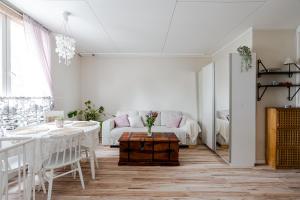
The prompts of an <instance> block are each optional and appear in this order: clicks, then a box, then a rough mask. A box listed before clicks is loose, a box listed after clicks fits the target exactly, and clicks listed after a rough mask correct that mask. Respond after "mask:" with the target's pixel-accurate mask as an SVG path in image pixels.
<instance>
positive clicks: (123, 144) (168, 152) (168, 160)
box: [119, 132, 179, 166]
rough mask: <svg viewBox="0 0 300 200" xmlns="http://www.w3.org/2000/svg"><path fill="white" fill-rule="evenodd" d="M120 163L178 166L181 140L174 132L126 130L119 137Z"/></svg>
mask: <svg viewBox="0 0 300 200" xmlns="http://www.w3.org/2000/svg"><path fill="white" fill-rule="evenodd" d="M119 143H120V155H119V165H171V166H172V165H173V166H178V165H179V161H178V153H179V140H178V138H177V137H176V135H175V134H174V133H153V134H152V137H148V136H147V133H128V132H125V133H123V135H122V136H121V138H120V139H119Z"/></svg>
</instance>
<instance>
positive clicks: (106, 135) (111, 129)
mask: <svg viewBox="0 0 300 200" xmlns="http://www.w3.org/2000/svg"><path fill="white" fill-rule="evenodd" d="M146 113H147V111H119V112H117V114H116V116H120V115H124V114H127V115H128V116H133V115H139V116H141V117H143V115H145V114H146ZM158 113H159V115H158V117H157V119H156V121H155V124H156V125H155V126H153V127H152V132H174V133H175V134H176V136H177V137H178V139H179V140H180V144H182V145H195V144H197V138H198V134H199V132H200V131H201V130H200V127H199V125H198V123H197V121H195V120H193V119H191V118H190V117H188V116H187V115H184V114H183V113H182V112H179V111H158ZM174 116H181V117H182V120H181V123H180V126H179V127H178V128H169V127H167V126H166V121H167V120H170V119H171V118H172V117H174ZM124 132H147V127H141V128H133V127H116V126H115V121H114V118H111V119H108V120H105V121H104V122H103V124H102V144H103V145H118V144H119V142H118V140H119V138H120V137H121V135H122V133H124Z"/></svg>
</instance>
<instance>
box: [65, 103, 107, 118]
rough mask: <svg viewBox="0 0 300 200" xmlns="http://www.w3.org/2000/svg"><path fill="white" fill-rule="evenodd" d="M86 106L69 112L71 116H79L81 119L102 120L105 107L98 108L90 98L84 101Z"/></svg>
mask: <svg viewBox="0 0 300 200" xmlns="http://www.w3.org/2000/svg"><path fill="white" fill-rule="evenodd" d="M84 106H85V108H84V109H82V110H74V111H71V112H69V113H68V117H69V118H73V117H76V116H78V118H79V119H80V120H86V121H89V120H94V121H99V122H101V121H102V120H101V117H102V116H104V115H105V114H104V107H103V106H100V107H99V108H96V107H95V105H94V104H92V102H91V101H90V100H87V101H86V102H84Z"/></svg>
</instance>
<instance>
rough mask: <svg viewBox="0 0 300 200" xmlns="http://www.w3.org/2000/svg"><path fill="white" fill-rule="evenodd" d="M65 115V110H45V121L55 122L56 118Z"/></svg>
mask: <svg viewBox="0 0 300 200" xmlns="http://www.w3.org/2000/svg"><path fill="white" fill-rule="evenodd" d="M61 117H64V111H58V110H52V111H48V112H45V122H53V121H55V119H56V118H61Z"/></svg>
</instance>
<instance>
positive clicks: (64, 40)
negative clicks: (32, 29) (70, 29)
mask: <svg viewBox="0 0 300 200" xmlns="http://www.w3.org/2000/svg"><path fill="white" fill-rule="evenodd" d="M69 15H70V13H69V12H64V13H63V18H64V25H63V26H64V31H65V34H67V24H68V17H69ZM55 39H56V49H55V52H56V53H57V54H58V61H59V63H61V62H62V60H64V63H65V65H69V64H70V63H71V59H72V58H73V57H74V55H75V43H76V41H75V40H74V39H73V38H72V37H69V36H67V35H63V34H58V35H56V37H55Z"/></svg>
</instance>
